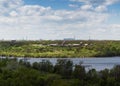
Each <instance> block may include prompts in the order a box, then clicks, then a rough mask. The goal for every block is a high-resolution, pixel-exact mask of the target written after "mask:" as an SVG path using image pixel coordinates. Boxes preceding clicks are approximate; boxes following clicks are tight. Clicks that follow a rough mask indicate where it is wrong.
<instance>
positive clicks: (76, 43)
mask: <svg viewBox="0 0 120 86" xmlns="http://www.w3.org/2000/svg"><path fill="white" fill-rule="evenodd" d="M0 56H6V57H35V58H74V57H80V58H81V57H82V58H84V57H113V56H120V41H95V40H93V41H85V40H73V41H63V40H56V41H15V40H14V41H1V42H0Z"/></svg>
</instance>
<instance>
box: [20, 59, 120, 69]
mask: <svg viewBox="0 0 120 86" xmlns="http://www.w3.org/2000/svg"><path fill="white" fill-rule="evenodd" d="M19 59H22V58H19ZM57 59H58V58H30V59H28V60H27V61H29V62H30V63H33V62H41V61H42V60H49V61H50V62H52V63H53V64H55V63H56V62H57ZM60 59H63V58H60ZM64 59H68V58H64ZM69 59H70V60H71V61H73V63H74V64H79V63H80V62H81V63H82V65H83V66H85V68H86V69H87V70H89V69H92V68H95V69H96V70H97V71H99V70H103V69H105V68H107V69H111V68H113V67H114V66H115V65H120V57H100V58H69Z"/></svg>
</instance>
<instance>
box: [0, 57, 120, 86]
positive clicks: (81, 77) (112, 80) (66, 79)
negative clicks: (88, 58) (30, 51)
mask: <svg viewBox="0 0 120 86" xmlns="http://www.w3.org/2000/svg"><path fill="white" fill-rule="evenodd" d="M0 86H120V65H116V66H115V67H113V68H112V69H110V70H109V69H104V70H101V71H96V70H95V69H90V70H88V71H86V70H85V67H84V66H82V64H75V65H73V62H72V61H71V60H69V59H58V60H57V62H56V64H55V65H53V64H52V63H51V62H50V61H49V60H42V61H41V62H34V63H33V64H31V63H29V62H28V61H27V60H24V59H21V60H18V59H17V58H0Z"/></svg>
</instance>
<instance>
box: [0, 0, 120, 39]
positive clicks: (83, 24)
mask: <svg viewBox="0 0 120 86" xmlns="http://www.w3.org/2000/svg"><path fill="white" fill-rule="evenodd" d="M72 1H78V0H72ZM79 1H80V2H85V3H86V4H85V5H83V6H81V7H80V8H76V9H75V10H53V9H52V8H51V7H44V6H40V5H25V4H24V3H23V1H22V0H17V1H16V0H1V1H0V8H1V9H2V8H3V11H2V10H1V11H0V15H1V16H0V37H1V38H6V39H23V38H25V37H27V38H28V39H41V38H43V39H49V38H50V39H56V38H61V39H62V38H63V37H65V36H68V35H69V36H71V35H72V37H73V35H77V37H79V38H82V37H83V38H84V39H87V38H88V36H89V34H91V35H92V36H94V35H97V34H104V36H106V37H107V35H105V33H106V32H107V31H109V29H108V27H109V28H113V29H114V28H116V27H118V28H119V25H112V26H111V25H108V26H107V25H104V26H103V25H102V24H104V22H105V21H106V20H107V19H108V17H109V14H108V13H101V11H103V10H105V9H106V6H105V5H109V4H111V3H113V2H114V1H111V3H108V2H107V3H106V4H105V5H98V6H96V7H95V8H93V5H92V4H91V2H89V0H79ZM90 1H92V0H90ZM94 1H98V0H94ZM102 1H103V2H101V3H102V4H103V3H105V2H104V0H102ZM106 1H107V0H106ZM87 3H88V4H87ZM94 3H97V2H94ZM6 6H7V7H9V8H7V7H6ZM71 6H72V4H71ZM104 6H105V7H104ZM72 7H73V6H72ZM94 10H95V11H94ZM3 28H4V29H3ZM111 31H112V30H111ZM114 31H116V29H114ZM117 31H118V30H117ZM110 33H111V34H114V33H112V32H110ZM118 35H119V34H118ZM116 36H117V35H116ZM96 37H97V36H96ZM99 37H101V36H98V38H99Z"/></svg>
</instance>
